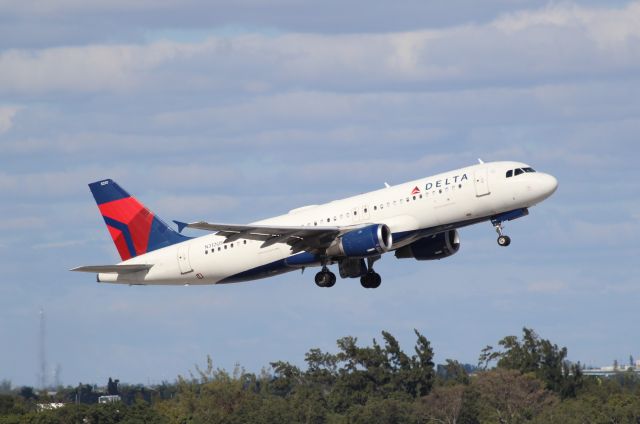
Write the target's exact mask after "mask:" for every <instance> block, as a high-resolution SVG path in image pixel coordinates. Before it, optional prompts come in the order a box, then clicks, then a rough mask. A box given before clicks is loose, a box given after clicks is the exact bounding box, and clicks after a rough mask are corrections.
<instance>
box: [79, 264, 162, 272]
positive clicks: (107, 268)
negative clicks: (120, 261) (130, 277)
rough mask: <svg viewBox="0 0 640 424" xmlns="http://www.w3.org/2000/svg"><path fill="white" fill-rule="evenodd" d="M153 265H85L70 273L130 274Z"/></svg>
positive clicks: (146, 269)
mask: <svg viewBox="0 0 640 424" xmlns="http://www.w3.org/2000/svg"><path fill="white" fill-rule="evenodd" d="M152 266H153V265H152V264H151V265H149V264H129V265H87V266H79V267H77V268H73V269H71V270H70V271H78V272H92V273H98V274H100V273H105V274H107V273H115V274H130V273H132V272H138V271H148V270H149V269H151V267H152Z"/></svg>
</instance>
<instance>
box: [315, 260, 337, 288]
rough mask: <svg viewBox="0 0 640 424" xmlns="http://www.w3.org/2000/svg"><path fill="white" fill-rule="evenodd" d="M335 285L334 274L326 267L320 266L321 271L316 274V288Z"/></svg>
mask: <svg viewBox="0 0 640 424" xmlns="http://www.w3.org/2000/svg"><path fill="white" fill-rule="evenodd" d="M335 284H336V274H334V273H333V272H331V271H329V268H327V266H326V265H323V266H322V271H320V272H319V273H317V274H316V285H317V286H318V287H333V286H334V285H335Z"/></svg>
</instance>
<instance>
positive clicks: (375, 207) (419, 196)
mask: <svg viewBox="0 0 640 424" xmlns="http://www.w3.org/2000/svg"><path fill="white" fill-rule="evenodd" d="M534 172H535V171H534ZM455 188H456V186H455V185H453V186H451V189H452V190H454V189H455ZM458 188H462V184H458ZM443 191H449V187H445V189H444V190H443V189H438V190H437V193H438V194H442V192H443ZM431 194H432V195H433V196H435V195H436V190H433V191H432V192H431ZM428 196H429V192H426V193H425V194H424V196H423V195H422V194H419V195H417V196H413V200H418V199H422V198H424V199H426V198H428ZM405 201H406V203H409V202H410V201H411V197H407V198H406V199H400V200H397V201H396V200H394V201H392V202H391V201H389V202H387V207H388V208H389V207H391V206H396V205H400V204H402V203H404V202H405ZM382 209H384V203H380V206H378V205H374V206H373V210H374V211H377V210H382ZM367 211H368V210H367V208H364V210H363V212H364V213H367ZM357 215H358V211H357V210H356V211H353V216H357ZM345 216H346V217H347V218H350V217H351V215H350V212H347V213H346V214H342V213H341V214H340V215H339V216H338V215H334V217H333V222H336V221H337V220H338V217H339V218H340V219H343V218H344V217H345ZM322 221H323V220H318V221H314V223H313V225H314V226H317V225H318V222H320V223H322ZM327 222H328V223H329V222H331V218H330V217H329V218H327ZM310 226H311V223H310V222H309V223H307V227H310Z"/></svg>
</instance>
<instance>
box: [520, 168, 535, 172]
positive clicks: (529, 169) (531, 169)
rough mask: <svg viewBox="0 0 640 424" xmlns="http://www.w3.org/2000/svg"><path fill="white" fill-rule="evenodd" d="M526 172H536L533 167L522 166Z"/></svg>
mask: <svg viewBox="0 0 640 424" xmlns="http://www.w3.org/2000/svg"><path fill="white" fill-rule="evenodd" d="M522 170H523V171H524V172H536V171H535V169H533V168H522Z"/></svg>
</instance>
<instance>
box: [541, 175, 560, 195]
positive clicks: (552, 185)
mask: <svg viewBox="0 0 640 424" xmlns="http://www.w3.org/2000/svg"><path fill="white" fill-rule="evenodd" d="M542 185H543V190H544V192H545V193H546V195H547V196H551V195H552V194H553V193H554V192H555V191H556V190H557V189H558V179H557V178H556V177H554V176H553V175H549V174H544V179H543V181H542Z"/></svg>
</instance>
